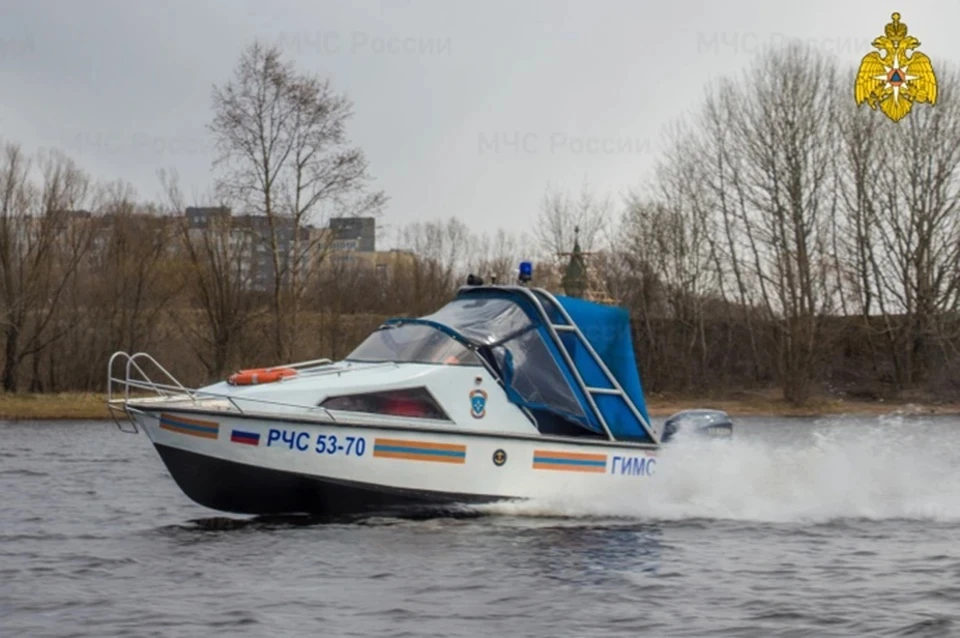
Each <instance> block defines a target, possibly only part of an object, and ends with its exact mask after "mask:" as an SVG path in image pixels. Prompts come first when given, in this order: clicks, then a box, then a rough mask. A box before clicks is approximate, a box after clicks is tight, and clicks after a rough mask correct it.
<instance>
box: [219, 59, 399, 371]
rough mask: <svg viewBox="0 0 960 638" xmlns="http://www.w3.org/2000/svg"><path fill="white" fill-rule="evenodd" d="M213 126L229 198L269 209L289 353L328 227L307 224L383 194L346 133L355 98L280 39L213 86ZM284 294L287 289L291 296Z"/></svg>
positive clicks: (278, 325)
mask: <svg viewBox="0 0 960 638" xmlns="http://www.w3.org/2000/svg"><path fill="white" fill-rule="evenodd" d="M213 110H214V117H213V121H212V123H211V125H210V130H211V131H212V133H213V135H214V138H215V140H216V144H217V149H218V152H219V156H218V158H217V160H216V162H215V163H214V166H215V167H216V168H218V169H220V170H221V176H220V178H219V180H218V182H217V184H218V188H219V189H220V192H221V194H222V196H223V199H224V200H225V201H231V202H236V203H237V204H238V205H240V206H244V207H246V209H247V210H248V211H250V212H253V213H257V214H260V215H264V216H265V217H266V224H267V228H268V232H267V233H266V234H265V235H266V236H265V237H264V238H263V239H264V241H265V242H266V244H267V246H268V248H269V251H270V254H271V257H272V260H273V290H272V299H273V313H274V335H273V338H274V346H275V349H276V355H277V356H278V357H280V358H281V359H284V358H286V357H287V356H288V355H289V352H288V351H289V345H290V344H289V342H290V339H291V338H293V336H294V335H295V334H296V326H297V314H298V309H299V302H300V298H301V295H302V294H303V291H304V290H305V281H304V279H305V278H306V277H305V275H309V274H310V271H309V270H308V269H307V267H308V266H309V265H311V264H314V263H316V261H317V260H316V259H312V258H311V257H310V255H312V254H313V253H314V252H315V250H316V248H317V244H318V242H320V241H322V235H319V234H318V235H317V236H316V237H314V238H313V239H311V238H310V237H309V235H308V234H307V233H306V232H305V229H304V228H303V225H304V223H305V222H308V221H310V220H312V219H313V217H315V216H316V215H317V214H319V213H320V212H323V211H326V210H328V209H329V210H333V211H336V212H337V213H338V214H341V215H354V214H358V213H375V212H378V211H379V209H380V208H381V207H382V205H383V204H384V203H385V201H386V198H385V196H384V194H383V193H382V192H379V191H377V192H371V191H369V190H368V186H369V181H370V177H369V175H368V173H367V169H368V167H367V162H366V159H365V157H364V155H363V152H362V151H361V150H359V149H358V148H356V147H351V146H350V145H349V143H348V141H347V139H346V123H347V121H348V120H349V118H350V117H351V115H352V112H351V106H350V102H349V101H348V100H347V99H346V98H345V97H342V96H339V95H336V94H334V92H333V91H332V89H331V88H330V85H329V83H328V82H326V81H321V80H320V79H319V78H317V77H314V76H311V75H308V74H303V73H299V72H298V71H297V70H296V69H295V68H294V67H293V65H292V63H291V62H288V61H284V60H283V59H282V54H281V51H280V49H279V48H277V47H264V46H263V45H261V44H260V43H254V44H252V45H251V46H249V47H248V48H246V49H245V50H244V51H243V53H242V55H241V56H240V61H239V63H238V65H237V67H236V69H235V72H234V77H233V78H232V79H231V80H230V81H229V82H228V83H227V84H225V85H224V86H222V87H214V90H213ZM285 293H286V294H285Z"/></svg>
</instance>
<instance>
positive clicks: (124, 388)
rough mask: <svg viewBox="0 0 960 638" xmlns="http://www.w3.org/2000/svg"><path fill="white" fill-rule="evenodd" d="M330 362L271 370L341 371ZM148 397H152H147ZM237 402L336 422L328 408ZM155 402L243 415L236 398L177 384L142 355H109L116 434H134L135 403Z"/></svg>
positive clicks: (266, 401)
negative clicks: (292, 410) (313, 414)
mask: <svg viewBox="0 0 960 638" xmlns="http://www.w3.org/2000/svg"><path fill="white" fill-rule="evenodd" d="M124 360H125V361H126V364H125V365H124V370H123V376H116V375H115V374H114V371H115V368H116V367H117V361H124ZM332 363H333V361H331V360H330V359H313V360H309V361H298V362H294V363H285V364H281V365H279V366H272V367H274V368H292V369H294V370H297V371H298V372H301V373H302V374H299V375H298V376H300V377H302V376H313V375H318V374H326V373H333V372H341V370H339V369H337V370H332V369H328V368H327V366H329V365H330V364H332ZM149 369H152V371H153V373H154V376H158V377H159V379H160V380H159V381H155V380H154V379H153V377H151V376H150V374H148V372H147V370H149ZM131 391H133V392H137V391H141V392H143V393H144V394H145V395H146V396H134V395H131ZM150 394H153V395H154V396H149V395H150ZM241 400H242V401H244V402H247V403H252V404H261V405H273V406H281V407H286V408H295V409H298V410H305V411H309V412H312V411H320V412H321V413H322V414H323V415H324V416H325V417H326V420H328V421H331V422H336V418H334V416H333V414H331V413H330V411H329V410H328V409H326V408H324V407H321V406H318V405H303V404H298V403H291V402H288V401H273V400H270V399H263V398H260V397H242V399H241ZM131 401H133V402H134V404H133V405H131ZM158 401H159V402H164V403H168V402H169V403H175V402H189V403H191V404H192V405H193V406H195V407H208V408H209V407H211V404H212V403H213V402H218V401H219V402H221V406H222V407H221V408H220V409H223V408H226V410H227V411H234V412H236V413H239V414H247V412H246V411H245V410H244V409H243V408H242V407H241V406H240V404H239V403H237V397H235V396H233V395H231V394H227V393H223V392H213V391H210V390H202V391H201V390H199V389H197V388H189V387H187V386H185V385H183V384H182V383H180V381H179V380H177V378H176V377H174V376H173V374H171V373H170V371H169V370H167V369H166V368H165V367H163V365H161V364H160V362H159V361H157V360H156V359H155V358H154V357H153V356H152V355H150V354H147V353H146V352H137V353H134V354H129V353H127V352H124V351H118V352H115V353H113V355H111V356H110V360H109V361H108V362H107V408H108V410H109V411H110V416H111V418H112V419H113V422H114V423H115V424H116V425H117V427H118V428H119V429H120V431H122V432H127V433H130V434H136V433H137V432H138V429H137V424H136V421H135V420H134V419H133V418H132V417H131V415H130V413H131V412H137V413H139V412H140V411H139V410H136V408H135V407H134V406H135V405H136V403H137V402H140V403H153V402H158ZM120 414H122V415H123V421H126V422H127V423H128V424H130V425H131V426H132V430H130V429H125V428H124V424H123V421H121V418H120V416H119V415H120Z"/></svg>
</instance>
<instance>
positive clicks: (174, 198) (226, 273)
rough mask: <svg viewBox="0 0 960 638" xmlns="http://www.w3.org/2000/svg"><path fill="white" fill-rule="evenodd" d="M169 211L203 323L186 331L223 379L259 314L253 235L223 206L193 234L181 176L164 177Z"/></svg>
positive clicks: (212, 372) (200, 355)
mask: <svg viewBox="0 0 960 638" xmlns="http://www.w3.org/2000/svg"><path fill="white" fill-rule="evenodd" d="M160 181H161V183H162V184H163V187H164V191H165V193H166V198H167V201H168V205H169V206H170V208H171V210H172V211H174V212H175V214H176V219H177V234H178V244H179V248H180V251H181V252H182V254H183V255H185V256H186V258H187V263H188V264H189V268H188V269H187V272H186V276H187V280H188V282H189V283H188V286H187V291H188V295H189V300H190V302H191V305H192V307H195V308H198V309H199V311H200V313H201V316H202V321H201V322H197V323H199V325H197V323H195V322H186V323H185V324H180V325H181V327H182V328H183V329H184V330H185V331H186V332H188V333H189V335H190V336H191V337H192V339H191V341H192V342H193V343H194V344H196V345H195V352H196V353H197V356H198V358H199V359H200V360H201V361H202V362H203V364H204V366H205V367H206V369H207V372H208V373H209V374H210V376H211V377H213V378H221V377H222V376H223V374H224V373H225V372H226V371H227V368H228V366H229V365H230V364H231V363H232V361H233V357H234V354H235V353H234V350H235V348H236V346H237V343H238V341H239V339H240V336H241V334H242V333H243V331H244V330H245V329H246V327H247V325H248V324H250V323H251V321H252V319H253V318H254V316H255V315H257V314H259V308H258V307H257V303H256V299H255V298H254V296H253V294H252V288H253V286H252V284H253V281H252V274H253V272H252V268H251V264H252V261H253V259H252V257H253V254H252V253H253V248H254V240H253V233H252V231H251V229H250V228H249V227H247V226H245V225H243V224H238V223H237V222H236V220H235V218H234V217H233V215H231V212H230V210H229V209H228V208H227V207H225V206H221V207H219V208H218V209H217V212H219V213H221V214H219V215H218V214H215V213H214V214H211V215H210V216H209V217H208V218H207V219H206V220H205V223H204V224H202V225H200V226H198V227H197V228H192V227H191V226H190V222H189V219H188V218H187V216H186V207H185V206H184V203H183V196H182V194H181V192H180V188H179V184H178V177H177V175H176V173H166V172H161V173H160Z"/></svg>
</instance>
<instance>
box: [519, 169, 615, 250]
mask: <svg viewBox="0 0 960 638" xmlns="http://www.w3.org/2000/svg"><path fill="white" fill-rule="evenodd" d="M612 209H613V205H612V202H611V200H610V198H609V197H606V198H603V199H600V198H598V197H597V195H596V194H595V193H594V192H593V190H592V189H591V188H590V186H589V185H588V184H586V183H584V184H583V185H582V186H581V189H580V195H579V197H577V198H576V199H574V198H573V197H572V196H571V195H570V194H569V193H566V192H563V191H561V190H558V189H550V188H548V190H547V192H546V193H545V194H544V196H543V200H542V201H541V203H540V213H539V215H538V216H537V222H536V226H535V227H534V238H535V239H536V241H537V243H538V244H539V247H540V250H541V251H542V252H543V256H544V257H545V258H547V259H549V260H550V261H552V262H554V264H555V265H559V264H560V263H561V262H562V261H563V260H564V258H563V257H561V256H560V255H561V253H564V252H569V251H570V249H571V248H573V238H574V233H575V232H576V231H579V240H580V247H581V248H582V249H583V250H585V251H592V250H595V249H598V248H599V247H600V246H599V244H600V241H601V240H602V239H603V231H604V229H605V228H606V226H607V225H608V224H609V223H610V222H611V221H612V220H611V215H612Z"/></svg>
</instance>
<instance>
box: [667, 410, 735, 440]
mask: <svg viewBox="0 0 960 638" xmlns="http://www.w3.org/2000/svg"><path fill="white" fill-rule="evenodd" d="M680 431H683V432H685V433H686V432H692V433H694V434H699V435H701V436H709V437H731V436H733V421H731V420H730V417H729V416H728V415H727V413H726V412H723V411H722V410H704V409H697V410H683V411H682V412H677V413H676V414H674V415H673V416H671V417H670V418H669V419H667V420H666V421H664V423H663V433H662V434H661V435H660V441H661V442H662V443H666V442H667V441H669V440H670V439H671V438H672V437H673V435H674V434H676V433H677V432H680Z"/></svg>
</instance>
